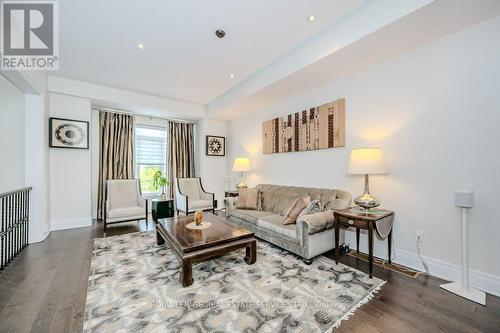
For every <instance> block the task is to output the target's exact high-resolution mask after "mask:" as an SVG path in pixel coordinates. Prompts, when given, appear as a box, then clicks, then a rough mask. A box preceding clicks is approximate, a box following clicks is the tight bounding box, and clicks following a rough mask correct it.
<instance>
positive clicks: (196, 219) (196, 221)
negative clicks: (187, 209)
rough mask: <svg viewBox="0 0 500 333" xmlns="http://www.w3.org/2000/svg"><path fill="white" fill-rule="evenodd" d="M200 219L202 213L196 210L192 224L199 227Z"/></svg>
mask: <svg viewBox="0 0 500 333" xmlns="http://www.w3.org/2000/svg"><path fill="white" fill-rule="evenodd" d="M202 219H203V213H202V212H201V210H197V211H196V212H194V223H196V225H200V224H201V220H202Z"/></svg>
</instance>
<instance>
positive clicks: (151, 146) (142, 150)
mask: <svg viewBox="0 0 500 333" xmlns="http://www.w3.org/2000/svg"><path fill="white" fill-rule="evenodd" d="M166 149H167V130H166V128H162V127H152V126H143V125H137V126H136V127H135V173H136V175H135V176H136V178H138V179H140V181H141V190H142V192H143V193H145V194H148V193H155V192H157V191H156V190H155V188H154V187H153V177H154V174H155V172H156V171H158V170H161V171H162V172H163V174H166V172H167V168H166V165H167V162H166V156H167V153H166Z"/></svg>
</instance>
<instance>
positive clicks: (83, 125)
mask: <svg viewBox="0 0 500 333" xmlns="http://www.w3.org/2000/svg"><path fill="white" fill-rule="evenodd" d="M49 146H50V147H52V148H73V149H89V122H88V121H80V120H71V119H63V118H54V117H52V118H50V119H49Z"/></svg>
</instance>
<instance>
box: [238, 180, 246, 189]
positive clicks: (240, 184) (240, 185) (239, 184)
mask: <svg viewBox="0 0 500 333" xmlns="http://www.w3.org/2000/svg"><path fill="white" fill-rule="evenodd" d="M240 188H248V185H247V184H246V183H244V182H243V181H241V182H239V183H238V184H236V189H238V190H239V189H240Z"/></svg>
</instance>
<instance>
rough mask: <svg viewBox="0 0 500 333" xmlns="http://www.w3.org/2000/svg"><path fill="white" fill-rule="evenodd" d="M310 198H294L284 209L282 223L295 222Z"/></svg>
mask: <svg viewBox="0 0 500 333" xmlns="http://www.w3.org/2000/svg"><path fill="white" fill-rule="evenodd" d="M310 200H311V199H310V198H309V197H306V198H297V199H295V200H294V201H293V202H292V203H291V204H290V206H288V208H287V209H286V210H285V214H284V215H285V218H284V219H283V224H285V225H286V224H294V223H296V222H297V218H298V217H299V215H300V213H301V212H302V211H303V210H304V208H306V207H307V205H308V204H309V201H310Z"/></svg>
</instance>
